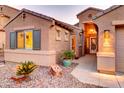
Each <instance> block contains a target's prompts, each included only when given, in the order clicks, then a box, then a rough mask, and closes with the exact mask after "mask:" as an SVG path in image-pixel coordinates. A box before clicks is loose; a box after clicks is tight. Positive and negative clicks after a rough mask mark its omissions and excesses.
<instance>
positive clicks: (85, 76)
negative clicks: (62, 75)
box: [71, 55, 124, 88]
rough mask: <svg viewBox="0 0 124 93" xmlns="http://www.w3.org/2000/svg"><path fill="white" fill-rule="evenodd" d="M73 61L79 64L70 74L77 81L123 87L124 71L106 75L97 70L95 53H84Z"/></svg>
mask: <svg viewBox="0 0 124 93" xmlns="http://www.w3.org/2000/svg"><path fill="white" fill-rule="evenodd" d="M74 62H76V63H79V65H78V66H77V67H76V68H75V69H74V70H73V71H72V72H71V74H72V75H73V76H74V77H76V78H77V79H78V80H79V81H81V82H84V83H90V84H95V85H99V86H103V87H112V88H119V87H124V73H117V74H116V75H108V74H102V73H98V72H97V70H96V56H95V55H86V56H84V57H81V58H80V59H78V60H74Z"/></svg>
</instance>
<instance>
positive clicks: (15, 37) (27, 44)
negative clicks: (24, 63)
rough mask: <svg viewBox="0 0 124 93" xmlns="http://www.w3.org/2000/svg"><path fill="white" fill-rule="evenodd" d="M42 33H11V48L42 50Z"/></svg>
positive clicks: (28, 31)
mask: <svg viewBox="0 0 124 93" xmlns="http://www.w3.org/2000/svg"><path fill="white" fill-rule="evenodd" d="M16 43H17V44H16ZM40 47H41V31H40V30H23V31H17V32H10V48H11V49H14V48H18V49H40Z"/></svg>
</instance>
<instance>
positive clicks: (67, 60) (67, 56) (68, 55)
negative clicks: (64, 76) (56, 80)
mask: <svg viewBox="0 0 124 93" xmlns="http://www.w3.org/2000/svg"><path fill="white" fill-rule="evenodd" d="M74 56H75V53H74V51H71V50H66V51H64V53H63V55H62V59H63V64H64V66H65V67H68V66H70V65H71V63H72V59H73V58H74Z"/></svg>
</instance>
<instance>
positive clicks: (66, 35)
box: [65, 32, 69, 41]
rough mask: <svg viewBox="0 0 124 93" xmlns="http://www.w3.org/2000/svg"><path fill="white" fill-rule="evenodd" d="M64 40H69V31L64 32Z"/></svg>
mask: <svg viewBox="0 0 124 93" xmlns="http://www.w3.org/2000/svg"><path fill="white" fill-rule="evenodd" d="M65 41H69V33H68V32H65Z"/></svg>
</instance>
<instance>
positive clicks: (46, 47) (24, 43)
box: [4, 9, 81, 66]
mask: <svg viewBox="0 0 124 93" xmlns="http://www.w3.org/2000/svg"><path fill="white" fill-rule="evenodd" d="M4 28H5V32H6V46H5V51H4V56H5V61H10V62H24V61H33V62H35V63H36V64H38V65H42V66H49V65H52V64H55V63H56V62H58V61H59V58H60V55H61V54H62V53H63V51H64V50H74V51H75V53H76V55H77V56H78V42H80V41H79V40H78V37H77V36H76V35H78V34H79V33H80V32H81V29H79V28H78V27H76V26H73V25H70V24H67V23H64V22H61V21H59V20H56V19H54V18H52V17H49V16H46V15H43V14H40V13H36V12H34V11H30V10H27V9H22V10H21V11H20V12H19V13H18V14H17V15H16V16H15V17H14V18H13V19H11V20H10V21H9V22H8V23H7V24H6V25H5V26H4Z"/></svg>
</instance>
